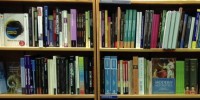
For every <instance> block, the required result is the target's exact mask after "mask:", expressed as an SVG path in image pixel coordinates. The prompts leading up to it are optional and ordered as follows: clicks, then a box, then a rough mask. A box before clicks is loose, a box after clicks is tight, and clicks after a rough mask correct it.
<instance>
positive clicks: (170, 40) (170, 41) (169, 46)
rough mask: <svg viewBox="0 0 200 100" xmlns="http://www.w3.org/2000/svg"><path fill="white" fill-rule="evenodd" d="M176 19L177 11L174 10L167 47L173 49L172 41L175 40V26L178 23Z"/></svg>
mask: <svg viewBox="0 0 200 100" xmlns="http://www.w3.org/2000/svg"><path fill="white" fill-rule="evenodd" d="M175 19H176V11H172V16H171V22H170V30H169V37H168V38H169V39H168V45H167V49H172V41H173V40H172V38H173V35H174V28H175V24H176V23H175Z"/></svg>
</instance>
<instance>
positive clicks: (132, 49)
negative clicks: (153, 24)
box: [100, 48, 200, 52]
mask: <svg viewBox="0 0 200 100" xmlns="http://www.w3.org/2000/svg"><path fill="white" fill-rule="evenodd" d="M100 52H200V48H197V49H188V48H177V49H175V50H164V49H161V48H153V49H135V48H119V49H117V48H100Z"/></svg>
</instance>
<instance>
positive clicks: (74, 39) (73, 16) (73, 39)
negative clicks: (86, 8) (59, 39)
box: [70, 9, 77, 47]
mask: <svg viewBox="0 0 200 100" xmlns="http://www.w3.org/2000/svg"><path fill="white" fill-rule="evenodd" d="M70 12H71V20H70V21H71V43H72V47H76V42H77V36H76V34H77V30H76V9H71V10H70Z"/></svg>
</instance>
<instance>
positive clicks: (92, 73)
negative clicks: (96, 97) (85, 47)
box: [89, 58, 94, 94]
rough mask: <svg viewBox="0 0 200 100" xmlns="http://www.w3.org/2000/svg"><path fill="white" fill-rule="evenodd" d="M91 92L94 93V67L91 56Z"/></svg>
mask: <svg viewBox="0 0 200 100" xmlns="http://www.w3.org/2000/svg"><path fill="white" fill-rule="evenodd" d="M89 93H90V94H93V93H94V69H93V60H92V58H89Z"/></svg>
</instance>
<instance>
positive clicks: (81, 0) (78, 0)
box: [0, 0, 93, 3]
mask: <svg viewBox="0 0 200 100" xmlns="http://www.w3.org/2000/svg"><path fill="white" fill-rule="evenodd" d="M0 2H71V3H92V2H93V0H0Z"/></svg>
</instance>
